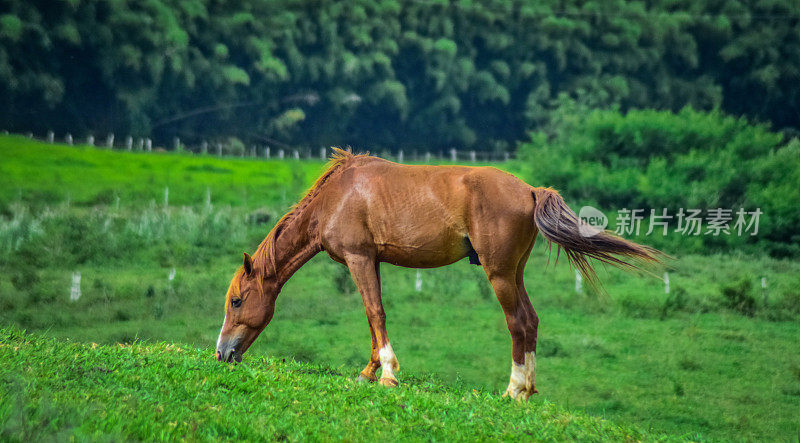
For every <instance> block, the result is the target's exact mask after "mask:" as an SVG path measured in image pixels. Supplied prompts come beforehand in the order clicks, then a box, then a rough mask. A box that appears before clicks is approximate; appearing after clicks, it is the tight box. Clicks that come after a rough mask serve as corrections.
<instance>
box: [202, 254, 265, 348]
mask: <svg viewBox="0 0 800 443" xmlns="http://www.w3.org/2000/svg"><path fill="white" fill-rule="evenodd" d="M272 280H273V279H271V278H268V277H266V276H264V275H262V272H261V271H257V270H254V269H253V260H252V258H250V256H249V255H247V254H246V253H245V254H244V263H243V265H242V267H241V268H240V269H239V270H238V271H237V272H236V274H235V275H234V276H233V279H232V280H231V284H230V286H229V287H228V293H227V295H226V296H225V320H224V321H223V323H222V330H221V331H220V333H219V339H217V360H219V361H225V362H231V361H237V362H239V361H242V354H244V352H245V351H246V350H247V348H249V347H250V345H252V344H253V341H255V339H256V337H258V334H260V333H261V331H263V330H264V328H265V327H266V326H267V324H269V322H270V320H272V315H273V314H274V313H275V299H276V298H277V295H278V288H277V287H276V285H275V284H274V282H273V281H272Z"/></svg>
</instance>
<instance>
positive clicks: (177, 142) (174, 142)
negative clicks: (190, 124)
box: [172, 137, 181, 151]
mask: <svg viewBox="0 0 800 443" xmlns="http://www.w3.org/2000/svg"><path fill="white" fill-rule="evenodd" d="M172 149H174V150H176V151H180V150H181V139H180V138H178V137H174V138H173V139H172Z"/></svg>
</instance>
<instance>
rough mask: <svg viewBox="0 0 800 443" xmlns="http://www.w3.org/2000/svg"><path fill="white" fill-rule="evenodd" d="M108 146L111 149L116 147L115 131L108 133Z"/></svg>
mask: <svg viewBox="0 0 800 443" xmlns="http://www.w3.org/2000/svg"><path fill="white" fill-rule="evenodd" d="M106 146H108V148H109V149H111V148H113V147H114V133H113V132H112V133H110V134H108V136H107V137H106Z"/></svg>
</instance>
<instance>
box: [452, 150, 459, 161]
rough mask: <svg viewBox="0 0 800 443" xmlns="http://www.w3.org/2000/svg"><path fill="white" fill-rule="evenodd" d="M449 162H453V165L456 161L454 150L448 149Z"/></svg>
mask: <svg viewBox="0 0 800 443" xmlns="http://www.w3.org/2000/svg"><path fill="white" fill-rule="evenodd" d="M450 161H451V162H453V163H455V162H457V161H458V156H457V153H456V148H450Z"/></svg>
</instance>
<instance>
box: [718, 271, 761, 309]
mask: <svg viewBox="0 0 800 443" xmlns="http://www.w3.org/2000/svg"><path fill="white" fill-rule="evenodd" d="M752 280H753V279H752V278H749V279H748V278H741V279H740V280H738V281H736V282H733V283H731V284H730V285H727V286H724V287H723V288H722V296H723V297H724V298H725V304H726V305H727V306H728V307H729V308H731V309H733V310H734V311H736V312H739V313H741V314H743V315H746V316H749V317H752V316H753V314H755V312H756V299H755V298H754V297H753V282H752Z"/></svg>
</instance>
